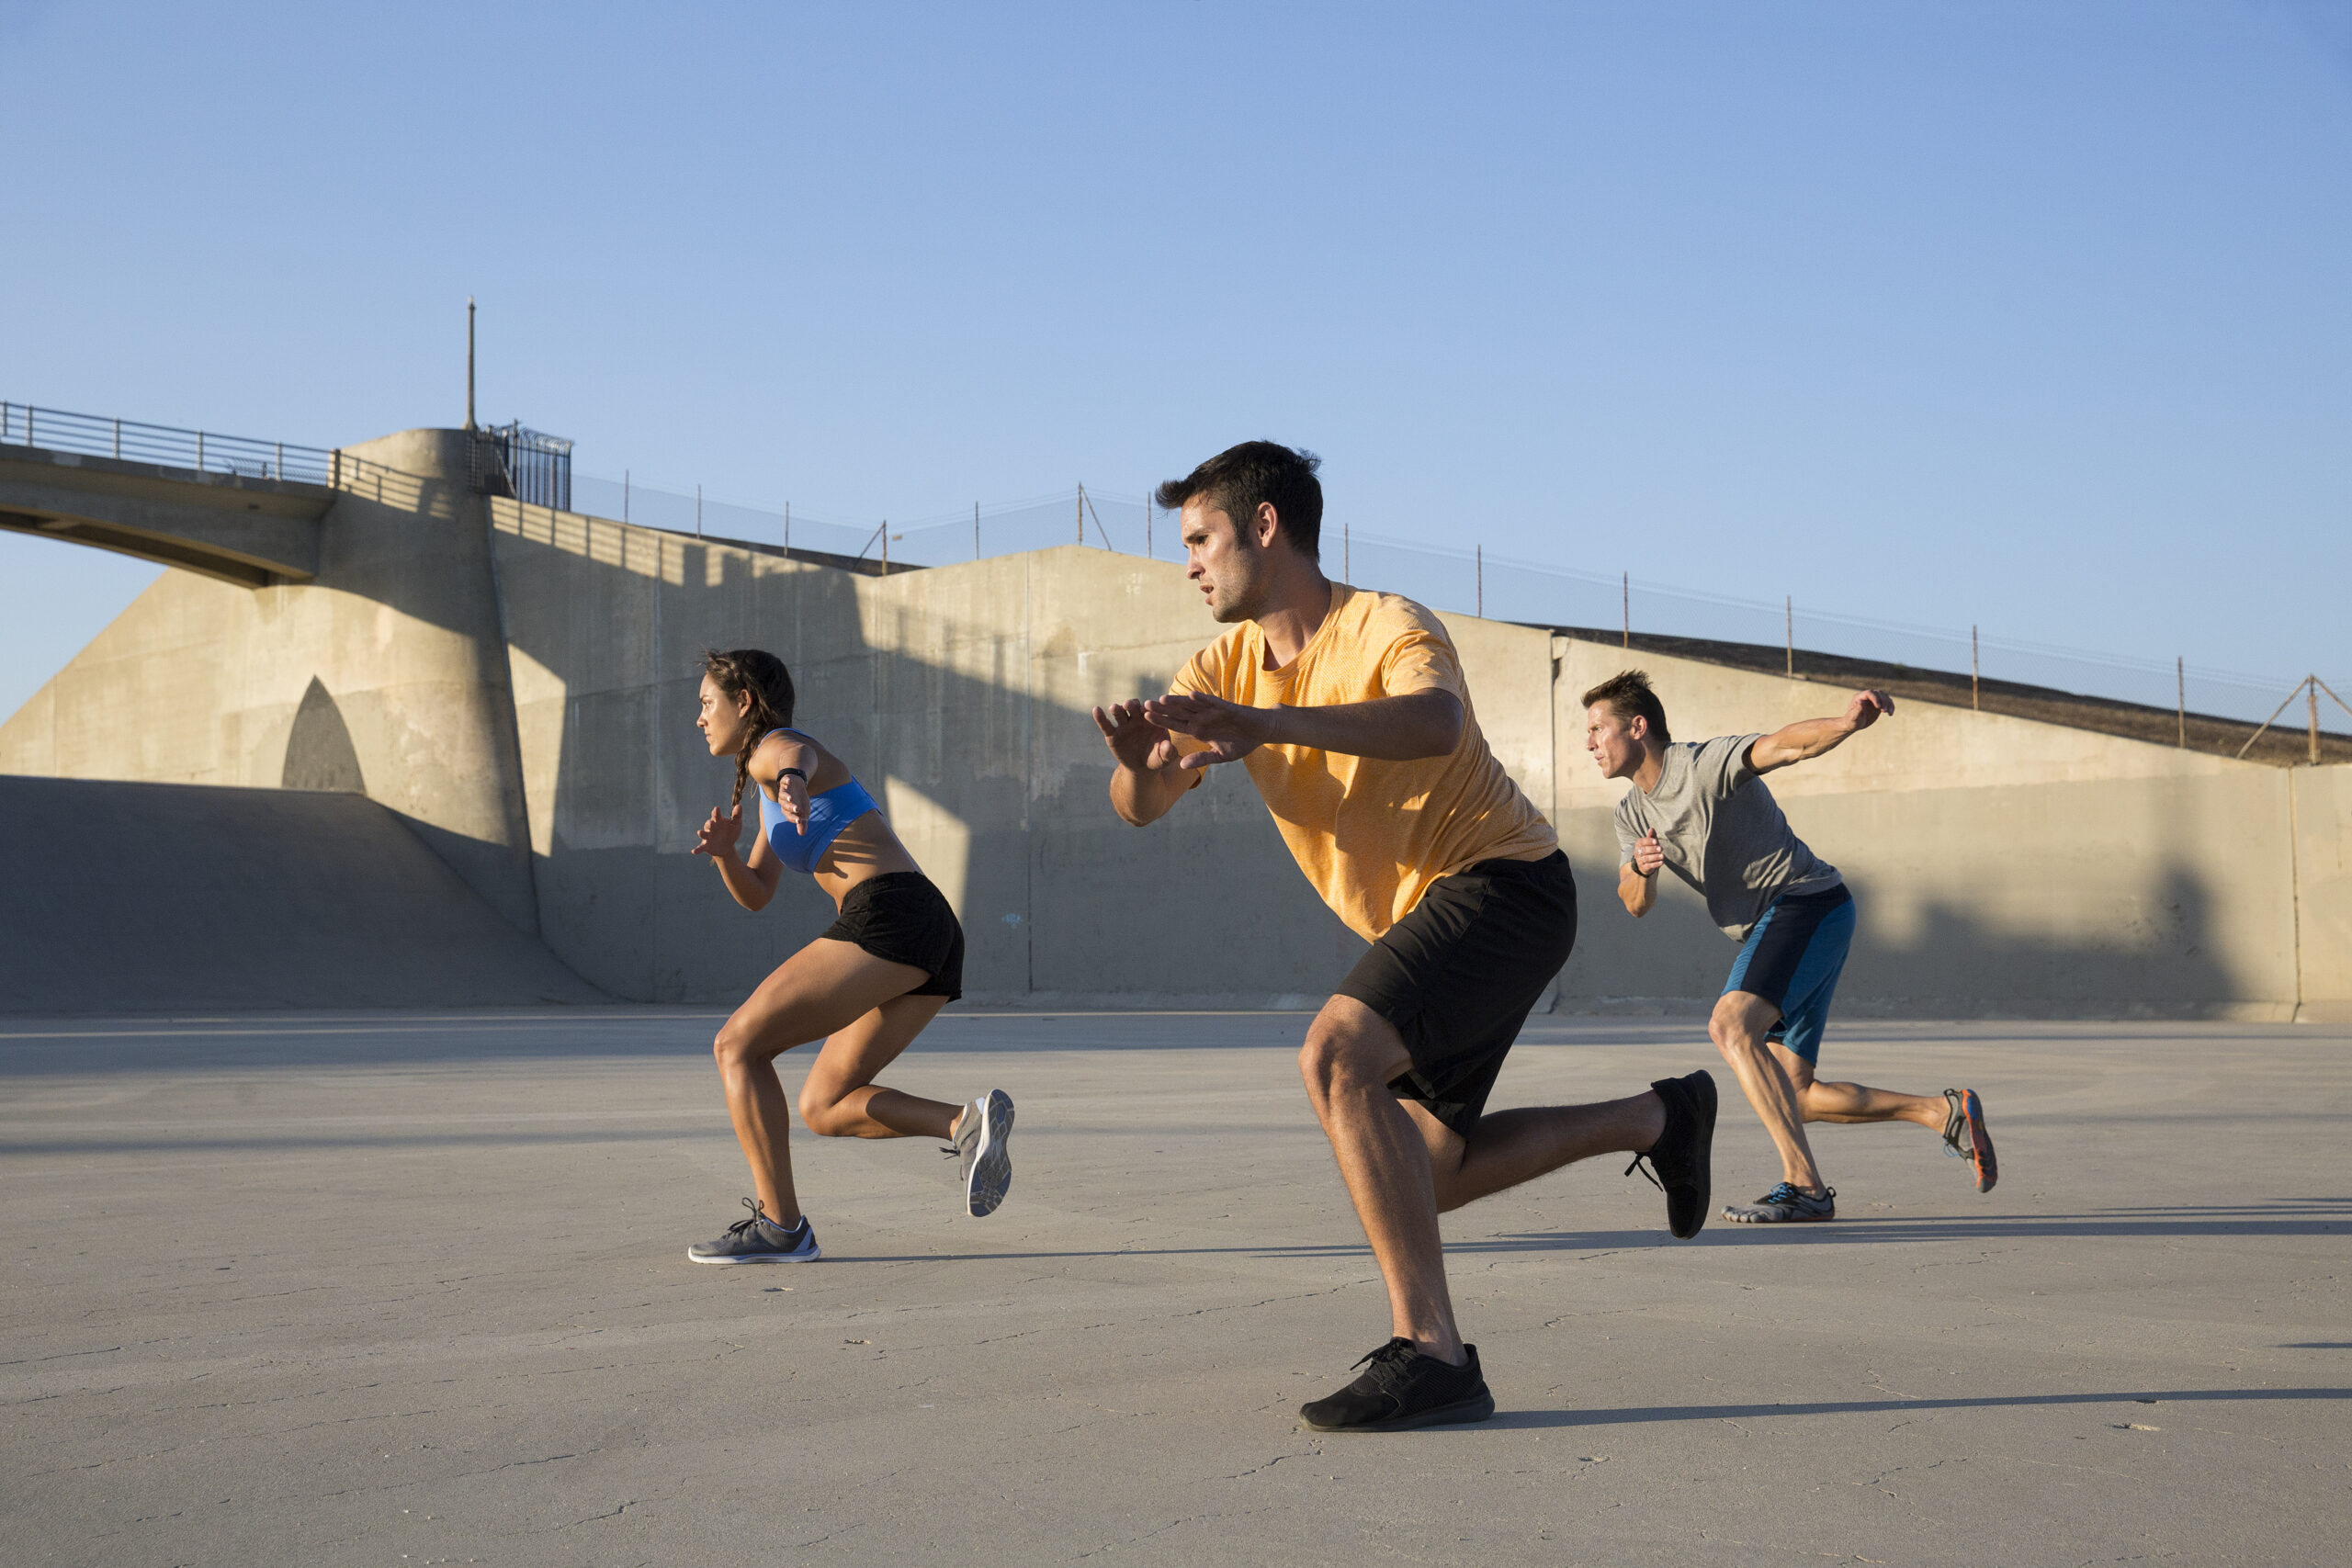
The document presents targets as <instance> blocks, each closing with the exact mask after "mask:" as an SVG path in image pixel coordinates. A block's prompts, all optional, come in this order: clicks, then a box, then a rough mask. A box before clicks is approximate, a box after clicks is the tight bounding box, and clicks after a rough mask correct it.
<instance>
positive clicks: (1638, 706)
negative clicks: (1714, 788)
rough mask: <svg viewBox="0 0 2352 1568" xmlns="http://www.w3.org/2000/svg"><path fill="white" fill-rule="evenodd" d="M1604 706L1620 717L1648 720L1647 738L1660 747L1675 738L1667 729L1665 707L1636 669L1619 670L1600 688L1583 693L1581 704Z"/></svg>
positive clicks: (1645, 678)
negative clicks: (1600, 704)
mask: <svg viewBox="0 0 2352 1568" xmlns="http://www.w3.org/2000/svg"><path fill="white" fill-rule="evenodd" d="M1595 703H1607V704H1608V705H1609V711H1610V712H1611V713H1613V714H1615V715H1616V716H1618V717H1619V718H1645V719H1648V720H1649V721H1650V736H1651V738H1652V739H1655V740H1656V741H1657V743H1658V744H1659V745H1661V746H1663V745H1665V744H1666V743H1667V742H1668V741H1669V740H1671V739H1674V737H1673V736H1672V735H1671V734H1670V733H1668V730H1667V728H1666V705H1665V704H1664V703H1661V702H1659V701H1658V700H1657V693H1656V692H1653V691H1651V690H1650V678H1649V676H1648V675H1647V674H1646V673H1645V672H1644V671H1639V670H1620V671H1617V673H1616V674H1614V675H1611V677H1609V679H1607V680H1606V681H1603V682H1601V683H1600V685H1598V686H1595V687H1594V688H1593V689H1592V690H1591V691H1589V692H1587V693H1586V694H1584V705H1585V706H1587V707H1590V706H1591V705H1593V704H1595Z"/></svg>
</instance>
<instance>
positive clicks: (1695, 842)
mask: <svg viewBox="0 0 2352 1568" xmlns="http://www.w3.org/2000/svg"><path fill="white" fill-rule="evenodd" d="M1584 705H1585V750H1588V751H1590V752H1591V753H1592V757H1593V761H1595V762H1597V763H1599V764H1600V773H1601V776H1602V777H1603V778H1611V779H1629V780H1631V781H1632V782H1633V787H1632V788H1631V789H1629V790H1627V791H1626V792H1625V794H1624V795H1623V797H1622V798H1621V799H1620V800H1619V801H1618V803H1617V842H1618V846H1619V849H1620V850H1621V851H1622V852H1623V864H1622V865H1621V866H1620V867H1619V868H1618V873H1617V897H1619V898H1620V899H1621V900H1622V901H1623V903H1624V906H1625V908H1627V909H1628V910H1629V911H1631V912H1632V913H1633V914H1634V916H1635V917H1637V918H1638V917H1640V916H1643V915H1646V914H1648V913H1649V912H1650V908H1651V906H1652V905H1653V904H1654V903H1655V902H1656V901H1657V874H1658V871H1659V870H1660V868H1665V869H1668V870H1670V871H1672V872H1673V873H1674V874H1675V875H1676V876H1678V877H1680V878H1681V879H1682V881H1683V882H1685V883H1686V884H1688V885H1689V886H1690V887H1691V890H1692V891H1693V892H1695V893H1697V894H1698V895H1699V896H1700V897H1702V898H1704V899H1705V900H1706V901H1707V915H1708V918H1709V919H1713V921H1714V922H1715V924H1716V925H1718V926H1720V927H1721V928H1722V929H1723V932H1724V935H1725V936H1728V937H1729V938H1731V939H1732V941H1734V942H1738V943H1739V944H1740V949H1739V957H1738V958H1737V959H1736V961H1735V962H1734V963H1733V964H1732V967H1731V978H1730V979H1729V980H1728V981H1726V982H1725V983H1724V993H1723V995H1722V997H1720V998H1717V1000H1716V1003H1715V1010H1714V1016H1713V1018H1712V1019H1711V1020H1710V1021H1709V1022H1708V1026H1707V1032H1708V1033H1709V1034H1710V1035H1712V1036H1713V1039H1714V1042H1715V1048H1716V1049H1717V1050H1719V1051H1721V1052H1722V1053H1723V1055H1724V1061H1725V1062H1727V1063H1729V1064H1730V1065H1731V1068H1732V1070H1733V1071H1734V1072H1736V1073H1737V1074H1738V1075H1739V1086H1740V1088H1741V1089H1743V1090H1745V1091H1746V1092H1747V1102H1748V1103H1749V1104H1750V1105H1753V1106H1754V1107H1756V1114H1757V1115H1758V1116H1759V1117H1761V1118H1762V1119H1763V1122H1764V1130H1765V1131H1766V1132H1768V1133H1770V1134H1771V1135H1772V1142H1773V1143H1774V1145H1777V1146H1778V1147H1779V1149H1780V1152H1781V1183H1780V1185H1778V1186H1776V1187H1774V1188H1773V1189H1772V1190H1770V1191H1769V1192H1767V1193H1765V1194H1764V1196H1763V1197H1761V1198H1759V1199H1758V1200H1757V1201H1755V1202H1753V1203H1735V1204H1727V1205H1725V1206H1724V1218H1725V1219H1727V1220H1738V1221H1742V1222H1745V1223H1747V1224H1766V1223H1770V1222H1775V1221H1785V1220H1830V1219H1835V1218H1837V1217H1838V1203H1837V1198H1838V1194H1837V1191H1836V1190H1835V1189H1833V1188H1831V1187H1829V1186H1828V1185H1827V1184H1826V1183H1825V1182H1824V1181H1823V1180H1822V1179H1821V1168H1820V1167H1819V1166H1818V1165H1816V1164H1815V1161H1814V1157H1813V1148H1812V1145H1810V1144H1809V1143H1808V1142H1807V1141H1806V1139H1805V1134H1804V1124H1805V1123H1806V1122H1898V1121H1899V1122H1918V1123H1919V1124H1920V1125H1921V1126H1923V1127H1931V1128H1935V1129H1938V1130H1939V1131H1940V1132H1941V1133H1942V1134H1943V1138H1944V1145H1945V1147H1946V1149H1947V1151H1948V1152H1950V1153H1952V1154H1955V1155H1961V1156H1965V1157H1966V1158H1967V1160H1968V1161H1969V1165H1970V1168H1972V1169H1973V1171H1974V1172H1975V1176H1976V1190H1978V1191H1979V1192H1989V1191H1991V1190H1993V1183H1994V1180H1995V1179H1996V1176H1997V1168H1996V1166H1995V1163H1994V1158H1993V1140H1992V1136H1991V1134H1989V1133H1987V1132H1986V1131H1985V1106H1984V1102H1983V1101H1982V1100H1980V1099H1979V1098H1978V1097H1977V1094H1976V1091H1975V1090H1974V1089H1946V1090H1944V1092H1943V1093H1942V1095H1941V1096H1939V1097H1930V1096H1928V1095H1919V1094H1897V1093H1895V1092H1894V1090H1892V1089H1868V1088H1865V1087H1864V1086H1862V1085H1860V1084H1852V1083H1823V1082H1820V1081H1818V1080H1817V1079H1815V1077H1814V1069H1815V1066H1816V1065H1817V1063H1818V1062H1819V1060H1820V1054H1821V1031H1822V1026H1823V1025H1824V1024H1825V1023H1826V1022H1827V1021H1828V1018H1829V1003H1830V1000H1831V998H1833V997H1835V995H1836V994H1837V990H1838V974H1839V972H1840V971H1841V970H1842V969H1843V968H1844V967H1845V964H1846V949H1847V947H1848V945H1849V943H1850V942H1852V940H1853V934H1854V899H1853V896H1852V895H1851V894H1850V893H1849V892H1848V891H1847V890H1846V879H1845V878H1844V877H1843V876H1840V875H1839V874H1838V868H1837V867H1836V866H1834V865H1831V864H1830V863H1828V862H1826V861H1825V860H1823V859H1822V858H1821V857H1820V856H1818V855H1816V854H1815V853H1814V852H1813V851H1812V850H1810V849H1808V848H1807V847H1806V846H1805V842H1804V840H1802V839H1800V838H1798V837H1797V836H1796V834H1795V833H1793V832H1792V831H1791V830H1790V829H1789V822H1788V818H1785V817H1783V816H1782V815H1781V807H1780V803H1779V802H1777V801H1775V800H1774V799H1773V798H1772V792H1771V791H1770V790H1769V789H1767V788H1766V787H1765V786H1764V783H1763V779H1762V775H1763V774H1765V773H1770V772H1771V771H1772V770H1773V769H1775V768H1785V767H1787V766H1788V765H1789V764H1790V763H1792V762H1801V761H1805V760H1806V759H1808V758H1812V757H1818V756H1820V755H1821V754H1822V753H1823V752H1825V751H1827V750H1831V749H1832V748H1834V747H1836V746H1838V744H1839V743H1840V742H1842V741H1843V740H1844V739H1846V738H1847V737H1848V736H1849V735H1852V734H1853V733H1854V732H1855V731H1857V730H1860V729H1867V728H1870V727H1871V725H1872V724H1875V723H1876V722H1878V720H1879V718H1880V716H1882V715H1885V714H1891V713H1893V712H1894V698H1892V697H1890V696H1888V695H1887V694H1885V693H1884V692H1877V691H1869V692H1857V693H1856V694H1854V697H1853V700H1852V701H1851V702H1849V703H1848V704H1847V705H1846V711H1845V713H1844V715H1843V716H1839V717H1837V718H1809V719H1805V720H1803V721H1802V722H1800V723H1796V724H1792V725H1789V726H1788V727H1786V728H1781V729H1776V730H1774V731H1773V732H1772V733H1770V734H1769V735H1766V734H1760V733H1759V734H1749V735H1724V736H1718V737H1716V738H1715V739H1713V740H1706V741H1701V742H1698V743H1696V744H1693V743H1691V742H1689V741H1680V742H1678V741H1676V740H1675V739H1673V737H1672V736H1671V735H1670V734H1669V733H1668V729H1667V724H1666V708H1665V705H1663V704H1661V703H1660V702H1659V701H1658V699H1657V693H1656V692H1654V691H1652V690H1651V689H1650V682H1649V677H1648V676H1647V675H1645V674H1644V673H1643V672H1642V671H1638V670H1628V671H1624V672H1623V673H1622V674H1618V675H1615V676H1612V677H1611V678H1610V679H1609V680H1606V681H1603V682H1601V683H1600V685H1598V686H1595V687H1594V688H1593V689H1592V690H1590V691H1589V692H1587V693H1586V694H1584Z"/></svg>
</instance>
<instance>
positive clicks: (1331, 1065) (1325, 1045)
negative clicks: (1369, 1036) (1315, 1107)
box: [1298, 1020, 1374, 1100]
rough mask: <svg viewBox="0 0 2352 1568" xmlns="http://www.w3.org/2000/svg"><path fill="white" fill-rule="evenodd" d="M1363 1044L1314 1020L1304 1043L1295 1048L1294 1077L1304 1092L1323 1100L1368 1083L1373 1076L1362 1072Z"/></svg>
mask: <svg viewBox="0 0 2352 1568" xmlns="http://www.w3.org/2000/svg"><path fill="white" fill-rule="evenodd" d="M1366 1044H1367V1042H1365V1041H1364V1040H1363V1039H1362V1038H1361V1037H1360V1036H1357V1035H1355V1034H1354V1033H1352V1032H1350V1031H1348V1030H1346V1029H1344V1028H1340V1027H1327V1026H1326V1025H1325V1024H1324V1023H1322V1022H1321V1021H1319V1020H1318V1021H1317V1023H1316V1026H1315V1027H1314V1028H1312V1029H1309V1030H1308V1031H1307V1032H1306V1043H1305V1044H1303V1045H1301V1046H1300V1047H1299V1048H1298V1076H1299V1077H1301V1078H1303V1079H1305V1080H1306V1092H1307V1093H1308V1094H1310V1095H1313V1096H1314V1097H1315V1098H1316V1099H1317V1100H1326V1099H1329V1098H1330V1097H1331V1096H1333V1095H1335V1094H1340V1093H1344V1092H1346V1091H1347V1090H1348V1089H1360V1088H1363V1087H1364V1085H1366V1084H1367V1083H1369V1082H1370V1081H1372V1079H1373V1077H1374V1075H1373V1074H1371V1073H1369V1072H1367V1071H1366V1070H1365V1058H1366V1056H1367V1055H1368V1053H1367V1052H1366V1050H1365V1048H1364V1047H1365V1045H1366Z"/></svg>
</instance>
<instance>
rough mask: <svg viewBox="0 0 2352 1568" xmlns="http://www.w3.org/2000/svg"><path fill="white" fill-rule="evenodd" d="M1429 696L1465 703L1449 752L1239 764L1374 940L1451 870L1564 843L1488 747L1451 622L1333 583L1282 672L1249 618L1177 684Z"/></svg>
mask: <svg viewBox="0 0 2352 1568" xmlns="http://www.w3.org/2000/svg"><path fill="white" fill-rule="evenodd" d="M1432 688H1434V689H1436V690H1438V691H1442V692H1452V693H1453V694H1454V696H1455V697H1457V698H1458V699H1460V701H1461V703H1462V740H1461V742H1460V744H1458V745H1456V746H1455V747H1454V749H1453V751H1452V753H1451V754H1449V755H1447V756H1443V757H1424V758H1421V759H1419V761H1410V762H1389V761H1381V760H1380V759H1378V758H1374V757H1351V756H1344V755H1341V754H1340V753H1337V752H1331V751H1319V750H1314V749H1313V748H1311V747H1306V746H1261V747H1259V748H1258V749H1257V750H1254V751H1252V752H1250V754H1249V755H1248V756H1247V757H1245V758H1243V759H1242V762H1241V765H1242V766H1243V767H1245V768H1248V769H1249V770H1250V777H1251V778H1252V779H1254V780H1256V781H1257V784H1258V793H1259V795H1261V796H1262V797H1264V799H1265V802H1266V809H1267V810H1269V811H1271V812H1272V813H1273V817H1274V823H1275V825H1276V826H1277V827H1278V828H1280V829H1282V835H1283V842H1284V843H1286V844H1288V845H1289V846H1290V852H1291V854H1292V855H1293V856H1295V858H1296V859H1297V861H1298V869H1299V870H1301V871H1303V872H1305V873H1306V880H1307V881H1308V882H1309V883H1311V884H1313V885H1314V887H1315V891H1316V892H1317V894H1319V895H1321V897H1322V899H1323V902H1325V903H1326V904H1329V906H1330V907H1331V909H1332V912H1333V913H1335V914H1337V915H1338V916H1339V917H1340V919H1342V920H1344V921H1346V922H1347V925H1348V929H1349V930H1351V931H1354V932H1356V934H1358V935H1359V936H1362V937H1363V938H1365V939H1366V940H1368V941H1377V940H1378V939H1379V938H1380V936H1381V935H1382V934H1383V933H1385V931H1387V930H1388V928H1389V927H1390V926H1393V925H1395V924H1396V923H1397V921H1398V920H1400V919H1404V918H1405V917H1406V916H1407V915H1408V914H1409V913H1411V911H1412V908H1413V906H1414V905H1416V904H1418V903H1419V902H1420V901H1421V895H1422V894H1423V893H1425V892H1426V891H1428V889H1429V886H1430V883H1432V882H1435V881H1436V880H1437V879H1438V878H1439V877H1441V876H1450V875H1452V874H1453V873H1455V872H1457V871H1460V870H1462V869H1463V868H1464V867H1465V866H1469V865H1474V864H1476V863H1477V862H1479V861H1482V860H1542V859H1544V857H1545V856H1546V855H1549V854H1551V853H1552V852H1554V851H1555V850H1556V849H1558V848H1559V847H1560V840H1559V837H1558V835H1556V834H1555V833H1554V832H1553V831H1552V825H1551V823H1549V822H1547V821H1545V820H1544V814H1543V813H1542V812H1540V811H1538V810H1536V809H1535V807H1534V804H1533V803H1532V801H1530V800H1529V799H1528V798H1527V796H1525V795H1521V793H1520V791H1519V786H1518V785H1517V784H1513V783H1512V782H1511V779H1510V774H1509V773H1504V772H1503V766H1502V764H1501V763H1500V762H1498V761H1495V754H1494V753H1493V752H1492V751H1490V750H1487V738H1486V736H1485V735H1484V734H1483V733H1481V732H1480V730H1479V728H1478V716H1477V715H1476V713H1475V712H1473V711H1472V709H1471V706H1470V689H1469V686H1468V685H1467V683H1466V682H1464V680H1463V679H1462V661H1461V660H1460V659H1459V658H1458V657H1456V655H1455V654H1454V651H1453V639H1452V638H1451V637H1447V636H1446V635H1445V627H1444V626H1443V625H1442V624H1441V623H1440V622H1439V620H1438V618H1437V617H1436V616H1435V615H1431V614H1430V612H1429V611H1427V610H1424V609H1423V608H1421V607H1420V606H1419V604H1414V603H1413V602H1412V601H1411V600H1409V599H1400V598H1398V597H1397V595H1395V594H1393V593H1368V592H1363V590H1361V589H1355V588H1351V587H1349V586H1348V585H1347V584H1346V583H1343V582H1335V583H1333V584H1332V585H1331V608H1330V609H1329V611H1328V612H1327V613H1326V614H1325V615H1324V616H1323V624H1322V625H1321V626H1317V628H1316V630H1315V636H1314V637H1311V638H1309V639H1308V641H1307V644H1306V648H1305V649H1301V650H1300V652H1299V655H1298V657H1297V658H1296V659H1294V660H1291V661H1290V663H1289V664H1287V665H1286V666H1284V667H1283V668H1282V669H1280V670H1269V669H1267V668H1266V638H1265V636H1264V634H1263V633H1261V631H1259V629H1258V627H1257V626H1256V624H1255V623H1253V622H1244V623H1243V624H1242V625H1240V626H1236V627H1235V628H1234V629H1233V630H1231V631H1229V632H1227V633H1226V634H1225V636H1223V637H1219V638H1217V640H1216V642H1214V643H1211V644H1210V645H1209V646H1208V647H1206V648H1204V649H1202V650H1201V651H1200V652H1199V653H1196V654H1194V655H1193V659H1192V660H1191V662H1189V663H1187V664H1186V665H1185V666H1184V670H1183V673H1182V674H1180V675H1178V676H1177V677H1176V690H1178V691H1180V692H1197V693H1200V694H1204V695H1207V696H1213V697H1222V698H1224V699H1225V700H1226V701H1227V702H1229V703H1240V704H1244V705H1248V706H1250V707H1275V706H1283V707H1332V706H1337V705H1340V704H1342V703H1365V702H1371V701H1373V700H1374V699H1375V698H1378V697H1401V696H1405V695H1408V694H1411V693H1414V692H1426V691H1429V690H1431V689H1432ZM1179 744H1185V743H1184V742H1183V741H1182V738H1180V739H1179ZM1185 749H1186V750H1194V749H1195V748H1194V747H1193V746H1191V745H1186V746H1185Z"/></svg>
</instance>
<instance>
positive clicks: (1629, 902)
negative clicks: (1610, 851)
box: [1617, 833, 1666, 920]
mask: <svg viewBox="0 0 2352 1568" xmlns="http://www.w3.org/2000/svg"><path fill="white" fill-rule="evenodd" d="M1665 863H1666V850H1665V847H1664V846H1663V845H1661V844H1660V843H1659V842H1658V841H1657V834H1656V833H1650V834H1646V835H1645V836H1644V837H1642V838H1640V839H1637V840H1634V858H1633V859H1632V860H1629V861H1627V862H1626V863H1624V864H1623V865H1621V866H1619V867H1618V868H1617V901H1618V902H1619V903H1621V904H1623V905H1624V906H1625V912H1626V913H1627V914H1629V915H1631V916H1633V917H1634V919H1637V920H1638V919H1641V918H1642V917H1643V916H1644V915H1646V914H1648V913H1649V912H1650V908H1651V906H1652V905H1654V904H1656V903H1657V874H1658V868H1659V867H1660V866H1663V865H1664V864H1665Z"/></svg>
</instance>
